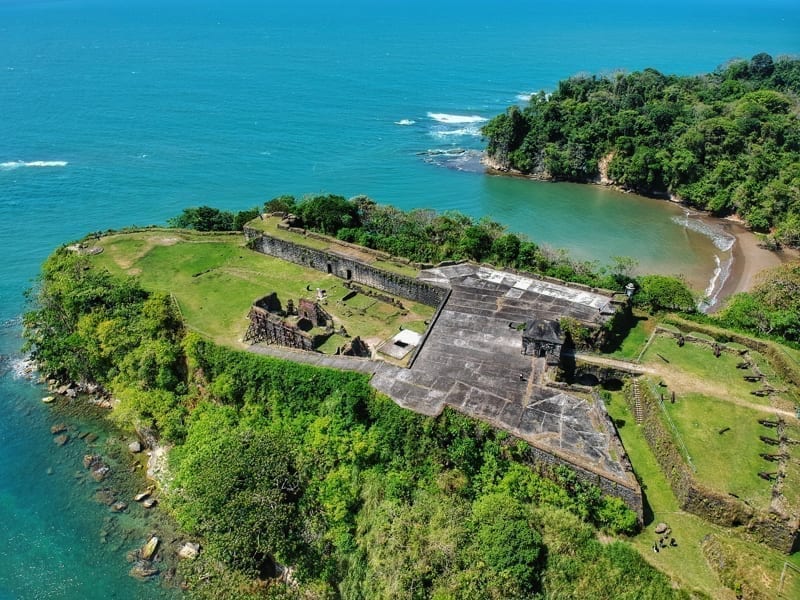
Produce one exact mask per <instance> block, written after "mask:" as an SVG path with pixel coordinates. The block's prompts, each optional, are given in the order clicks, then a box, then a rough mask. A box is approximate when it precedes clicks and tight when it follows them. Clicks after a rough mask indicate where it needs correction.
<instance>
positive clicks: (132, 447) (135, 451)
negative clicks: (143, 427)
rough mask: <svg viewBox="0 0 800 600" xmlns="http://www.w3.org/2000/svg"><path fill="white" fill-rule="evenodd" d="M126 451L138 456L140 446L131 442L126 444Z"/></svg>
mask: <svg viewBox="0 0 800 600" xmlns="http://www.w3.org/2000/svg"><path fill="white" fill-rule="evenodd" d="M128 450H130V451H131V452H132V453H133V454H138V453H139V452H141V451H142V445H141V444H140V443H139V442H131V443H130V444H128Z"/></svg>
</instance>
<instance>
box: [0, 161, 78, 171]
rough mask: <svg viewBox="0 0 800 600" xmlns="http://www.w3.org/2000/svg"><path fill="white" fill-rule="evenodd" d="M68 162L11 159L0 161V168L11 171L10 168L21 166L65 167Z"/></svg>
mask: <svg viewBox="0 0 800 600" xmlns="http://www.w3.org/2000/svg"><path fill="white" fill-rule="evenodd" d="M68 164H69V163H68V162H67V161H65V160H32V161H28V162H26V161H22V160H13V161H10V162H4V163H0V169H2V170H3V171H11V170H12V169H19V168H22V167H30V168H39V169H41V168H47V167H66V166H67V165H68Z"/></svg>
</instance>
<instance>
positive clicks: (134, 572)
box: [128, 560, 158, 579]
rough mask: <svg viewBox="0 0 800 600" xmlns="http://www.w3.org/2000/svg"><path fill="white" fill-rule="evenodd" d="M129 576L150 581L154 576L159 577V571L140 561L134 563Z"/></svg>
mask: <svg viewBox="0 0 800 600" xmlns="http://www.w3.org/2000/svg"><path fill="white" fill-rule="evenodd" d="M128 574H129V575H130V576H131V577H135V578H136V579H149V578H150V577H152V576H153V575H158V569H156V568H155V567H154V566H153V565H152V564H150V563H148V562H146V561H143V560H139V561H136V563H134V565H133V566H132V567H131V570H130V571H128Z"/></svg>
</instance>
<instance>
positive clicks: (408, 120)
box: [394, 119, 416, 125]
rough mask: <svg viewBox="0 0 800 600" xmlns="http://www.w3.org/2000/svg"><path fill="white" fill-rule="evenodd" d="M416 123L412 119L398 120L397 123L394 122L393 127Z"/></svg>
mask: <svg viewBox="0 0 800 600" xmlns="http://www.w3.org/2000/svg"><path fill="white" fill-rule="evenodd" d="M414 123H416V121H414V120H413V119H400V120H399V121H395V122H394V124H395V125H413V124H414Z"/></svg>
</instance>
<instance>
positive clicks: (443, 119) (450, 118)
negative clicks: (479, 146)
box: [428, 112, 489, 125]
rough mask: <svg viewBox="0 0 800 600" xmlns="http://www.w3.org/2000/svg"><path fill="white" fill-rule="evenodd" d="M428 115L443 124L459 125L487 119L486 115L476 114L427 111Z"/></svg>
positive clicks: (481, 121) (482, 121)
mask: <svg viewBox="0 0 800 600" xmlns="http://www.w3.org/2000/svg"><path fill="white" fill-rule="evenodd" d="M428 117H430V118H431V119H433V120H434V121H438V122H439V123H444V124H445V125H460V124H463V123H484V122H486V121H488V120H489V119H487V118H486V117H481V116H478V115H448V114H447V113H433V112H429V113H428Z"/></svg>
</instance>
